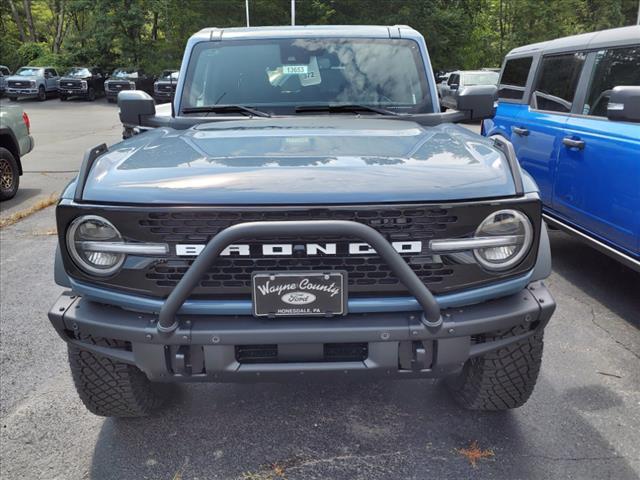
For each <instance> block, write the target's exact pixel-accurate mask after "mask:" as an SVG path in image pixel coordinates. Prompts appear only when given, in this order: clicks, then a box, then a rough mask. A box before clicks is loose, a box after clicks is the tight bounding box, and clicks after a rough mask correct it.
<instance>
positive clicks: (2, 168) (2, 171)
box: [0, 147, 20, 200]
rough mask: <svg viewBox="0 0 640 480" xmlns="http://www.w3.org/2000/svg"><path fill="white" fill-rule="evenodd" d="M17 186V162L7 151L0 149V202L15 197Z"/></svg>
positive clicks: (18, 176) (18, 178) (18, 179)
mask: <svg viewBox="0 0 640 480" xmlns="http://www.w3.org/2000/svg"><path fill="white" fill-rule="evenodd" d="M5 175H6V177H5ZM19 186H20V171H19V169H18V162H17V161H16V159H15V158H14V156H13V154H12V153H11V152H10V151H9V150H7V149H6V148H4V147H0V200H9V199H10V198H13V197H15V196H16V193H17V192H18V187H19Z"/></svg>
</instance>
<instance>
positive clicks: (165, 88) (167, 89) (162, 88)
mask: <svg viewBox="0 0 640 480" xmlns="http://www.w3.org/2000/svg"><path fill="white" fill-rule="evenodd" d="M156 89H157V90H158V91H159V92H163V93H172V92H175V91H176V85H175V84H173V85H171V84H168V83H158V84H157V85H156Z"/></svg>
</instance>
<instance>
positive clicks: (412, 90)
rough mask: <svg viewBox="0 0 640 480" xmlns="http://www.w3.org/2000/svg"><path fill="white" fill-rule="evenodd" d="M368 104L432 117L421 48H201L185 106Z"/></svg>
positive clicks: (315, 43) (258, 43) (293, 42)
mask: <svg viewBox="0 0 640 480" xmlns="http://www.w3.org/2000/svg"><path fill="white" fill-rule="evenodd" d="M217 104H224V105H245V106H252V107H259V108H260V109H261V110H265V111H273V112H277V113H287V112H288V113H291V112H293V111H294V109H295V107H296V106H300V105H329V104H331V105H340V104H342V105H353V104H358V105H368V106H378V107H382V108H386V109H389V110H394V111H397V112H399V113H432V112H433V106H432V102H431V96H430V91H429V87H428V83H427V77H426V74H425V67H424V63H423V62H422V56H421V55H420V50H419V48H418V44H417V43H416V42H414V41H411V40H400V39H369V38H367V39H356V38H347V39H345V38H322V39H270V40H243V41H229V42H206V43H200V44H198V45H196V46H195V47H194V50H193V53H192V58H191V60H190V61H189V69H188V71H187V74H186V81H185V87H184V90H183V96H182V101H181V108H182V109H185V108H193V107H203V106H210V105H217Z"/></svg>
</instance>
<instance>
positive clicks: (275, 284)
mask: <svg viewBox="0 0 640 480" xmlns="http://www.w3.org/2000/svg"><path fill="white" fill-rule="evenodd" d="M251 284H252V296H253V314H254V315H255V316H256V317H333V316H340V315H346V313H347V292H346V289H347V285H348V284H347V272H345V271H333V270H332V271H330V272H321V271H294V272H255V273H253V275H252V278H251Z"/></svg>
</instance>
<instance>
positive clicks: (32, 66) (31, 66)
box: [18, 65, 58, 70]
mask: <svg viewBox="0 0 640 480" xmlns="http://www.w3.org/2000/svg"><path fill="white" fill-rule="evenodd" d="M20 68H53V69H54V70H57V69H58V68H57V67H52V66H51V65H42V66H40V65H25V66H24V67H20ZM20 68H19V69H18V70H20Z"/></svg>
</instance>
